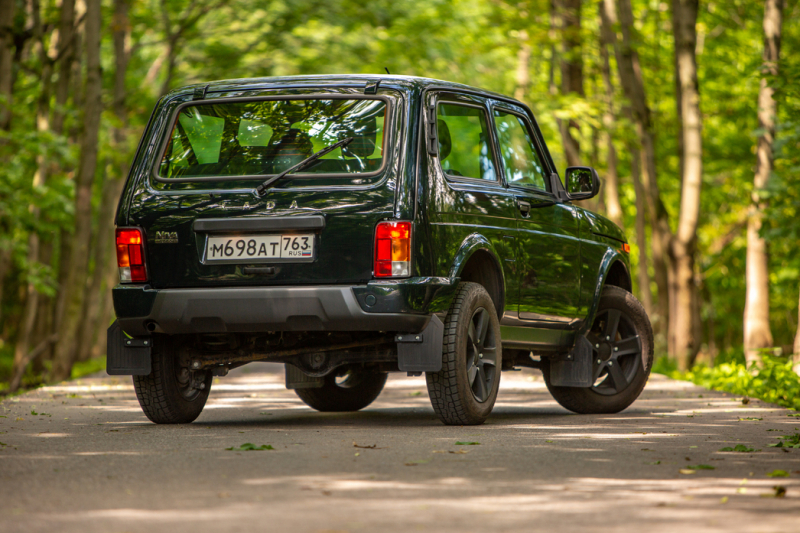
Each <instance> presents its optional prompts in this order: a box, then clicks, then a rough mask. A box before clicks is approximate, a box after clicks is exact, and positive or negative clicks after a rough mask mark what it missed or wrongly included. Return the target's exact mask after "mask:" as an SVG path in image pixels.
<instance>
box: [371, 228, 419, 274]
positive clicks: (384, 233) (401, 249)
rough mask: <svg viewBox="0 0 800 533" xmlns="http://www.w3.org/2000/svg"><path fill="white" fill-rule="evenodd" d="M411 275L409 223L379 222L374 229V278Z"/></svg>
mask: <svg viewBox="0 0 800 533" xmlns="http://www.w3.org/2000/svg"><path fill="white" fill-rule="evenodd" d="M410 275H411V222H381V223H379V224H378V226H377V227H376V228H375V277H376V278H397V277H407V276H410Z"/></svg>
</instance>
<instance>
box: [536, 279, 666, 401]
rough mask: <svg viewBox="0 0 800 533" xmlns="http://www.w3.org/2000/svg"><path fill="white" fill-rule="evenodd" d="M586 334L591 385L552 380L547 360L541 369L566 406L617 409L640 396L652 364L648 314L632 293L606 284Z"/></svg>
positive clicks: (651, 337) (554, 392)
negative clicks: (589, 346) (567, 384)
mask: <svg viewBox="0 0 800 533" xmlns="http://www.w3.org/2000/svg"><path fill="white" fill-rule="evenodd" d="M586 338H587V339H588V340H589V342H591V344H592V371H593V374H592V377H593V384H592V386H591V387H589V388H580V387H556V386H553V385H551V384H550V366H549V362H547V363H545V364H544V365H543V368H542V371H543V374H544V379H545V383H546V384H547V388H548V390H549V391H550V393H551V394H552V395H553V398H555V400H556V401H557V402H558V403H559V404H561V405H562V406H563V407H566V408H567V409H569V410H570V411H574V412H576V413H580V414H598V413H618V412H619V411H622V410H623V409H625V408H626V407H628V406H629V405H630V404H632V403H633V402H634V400H636V398H638V397H639V394H641V393H642V390H643V389H644V386H645V384H646V383H647V378H648V376H649V375H650V369H651V367H652V366H653V329H652V327H651V326H650V319H649V318H648V317H647V313H645V310H644V308H643V307H642V304H641V303H639V300H637V299H636V297H635V296H634V295H633V294H631V293H629V292H628V291H626V290H624V289H621V288H619V287H613V286H608V287H606V288H604V289H603V294H602V295H601V296H600V304H599V306H598V310H597V315H596V316H595V319H594V323H593V324H592V328H591V330H589V333H587V335H586Z"/></svg>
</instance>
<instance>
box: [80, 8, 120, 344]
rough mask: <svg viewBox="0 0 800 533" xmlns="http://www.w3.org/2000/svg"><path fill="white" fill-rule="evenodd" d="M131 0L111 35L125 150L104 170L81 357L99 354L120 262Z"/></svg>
mask: <svg viewBox="0 0 800 533" xmlns="http://www.w3.org/2000/svg"><path fill="white" fill-rule="evenodd" d="M129 9H130V2H129V0H115V2H114V18H113V19H112V28H111V30H112V38H113V42H114V59H115V62H116V65H115V69H114V88H113V94H112V104H111V107H112V111H113V112H114V115H116V118H117V125H115V126H114V128H112V131H111V143H112V146H113V148H114V149H113V150H112V152H113V153H114V154H125V155H124V156H123V157H117V158H116V160H113V159H112V161H111V162H109V164H108V165H107V167H108V168H109V172H107V173H105V181H104V183H103V198H102V203H101V207H100V214H99V217H98V220H99V223H98V228H99V231H98V235H97V240H96V243H95V253H94V258H95V267H94V273H93V275H92V281H91V283H89V284H88V285H87V287H86V312H85V316H86V322H85V324H84V328H83V331H82V332H81V339H82V341H81V348H80V355H79V358H80V359H81V360H85V359H88V358H90V357H94V356H96V355H99V353H95V352H96V347H97V346H98V344H102V341H104V340H105V336H104V335H103V333H104V332H105V330H106V328H107V327H108V325H109V324H108V323H109V319H110V316H109V315H110V309H111V305H110V300H111V287H112V286H113V284H114V283H115V282H116V279H117V276H118V270H117V264H116V261H114V255H115V254H114V215H115V213H116V206H117V202H118V200H119V196H120V194H122V187H123V185H124V184H125V178H126V176H127V175H128V168H129V165H128V156H127V153H128V151H127V149H126V148H127V147H126V144H127V113H126V111H127V108H126V101H125V100H126V90H125V76H126V74H127V71H128V63H129V60H130V49H129V38H130V21H129V19H128V11H129Z"/></svg>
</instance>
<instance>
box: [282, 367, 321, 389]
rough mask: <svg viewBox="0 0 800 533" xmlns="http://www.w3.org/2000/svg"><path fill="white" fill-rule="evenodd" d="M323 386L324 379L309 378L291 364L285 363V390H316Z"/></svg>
mask: <svg viewBox="0 0 800 533" xmlns="http://www.w3.org/2000/svg"><path fill="white" fill-rule="evenodd" d="M324 384H325V378H317V377H314V376H309V375H307V374H306V373H305V372H303V371H302V370H300V369H299V368H297V367H296V366H294V365H293V364H291V363H286V388H287V389H318V388H320V387H322V386H323V385H324Z"/></svg>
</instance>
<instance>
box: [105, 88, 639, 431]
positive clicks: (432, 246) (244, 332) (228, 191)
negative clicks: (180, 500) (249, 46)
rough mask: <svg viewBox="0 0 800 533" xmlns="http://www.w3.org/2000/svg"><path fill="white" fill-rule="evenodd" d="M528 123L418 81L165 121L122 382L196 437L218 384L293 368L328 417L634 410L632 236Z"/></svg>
mask: <svg viewBox="0 0 800 533" xmlns="http://www.w3.org/2000/svg"><path fill="white" fill-rule="evenodd" d="M565 184H566V186H565V185H564V184H563V183H562V181H561V180H560V178H559V176H558V173H557V171H556V168H555V166H554V164H553V160H552V159H551V157H550V154H549V152H548V150H547V147H546V146H545V143H544V141H543V139H542V135H541V132H540V131H539V127H538V125H537V124H536V120H535V119H534V117H533V114H532V113H531V111H530V109H528V108H527V107H526V106H525V104H523V103H521V102H518V101H516V100H513V99H511V98H508V97H505V96H502V95H499V94H494V93H491V92H487V91H482V90H479V89H474V88H471V87H467V86H464V85H459V84H454V83H447V82H442V81H437V80H432V79H425V78H415V77H407V76H353V75H349V76H305V77H292V78H264V79H248V80H233V81H220V82H214V83H210V84H207V85H205V84H204V85H198V86H191V87H186V88H183V89H179V90H176V91H174V92H172V93H170V94H168V95H167V96H165V97H164V98H162V99H161V101H160V102H159V103H158V105H157V106H156V108H155V111H154V112H153V115H152V117H151V119H150V122H149V124H148V126H147V128H146V130H145V133H144V135H143V137H142V141H141V143H140V145H139V149H138V151H137V153H136V157H135V160H134V162H133V165H132V169H131V173H130V176H129V178H128V181H127V184H126V186H125V190H124V192H123V194H122V198H121V200H120V203H119V208H118V211H117V217H116V225H117V242H116V245H117V259H118V264H119V271H120V284H119V285H118V286H117V287H115V288H114V289H113V299H114V308H115V310H116V315H117V321H116V322H115V323H114V325H112V326H111V328H110V329H109V332H108V373H109V374H123V375H133V376H134V377H133V381H134V385H135V389H136V394H137V396H138V398H139V402H140V404H141V406H142V409H143V410H144V412H145V414H146V415H147V416H148V417H149V418H150V420H152V421H154V422H157V423H186V422H191V421H192V420H194V419H195V418H197V416H198V415H199V414H200V412H201V411H202V409H203V406H204V405H205V402H206V399H207V398H208V394H209V390H210V388H211V383H212V377H213V376H224V375H225V374H227V373H228V371H229V370H230V369H232V368H234V367H237V366H241V365H244V364H246V363H249V362H253V361H272V362H281V363H285V366H286V386H287V387H288V388H290V389H294V390H295V392H296V393H297V395H298V396H299V397H300V398H301V399H302V400H303V401H304V402H305V403H307V404H308V405H310V406H311V407H313V408H314V409H317V410H319V411H354V410H358V409H361V408H363V407H366V406H367V405H369V404H370V403H371V402H372V401H373V400H374V399H375V398H376V397H377V396H378V394H380V392H381V390H382V388H383V386H384V384H385V382H386V377H387V373H388V372H407V373H408V374H409V375H420V374H421V373H423V372H424V373H425V374H426V379H427V383H428V391H429V393H430V398H431V403H432V404H433V408H434V410H435V411H436V414H437V415H438V416H439V417H440V418H441V420H442V421H443V422H444V423H446V424H479V423H481V422H483V421H484V420H485V419H486V418H487V417H488V416H489V414H490V412H491V410H492V407H493V406H494V403H495V399H496V397H497V391H498V387H499V383H500V372H501V371H502V370H513V369H515V367H520V366H527V367H533V368H539V369H541V370H542V372H543V374H544V378H545V380H546V382H547V386H548V388H549V390H550V391H551V393H552V394H553V396H554V397H555V399H556V400H557V401H558V402H559V403H560V404H561V405H563V406H564V407H566V408H568V409H571V410H573V411H575V412H579V413H609V412H616V411H620V410H622V409H624V408H626V407H627V406H628V405H630V404H631V403H632V402H633V401H634V400H635V399H636V398H637V397H638V395H639V394H640V393H641V391H642V389H643V387H644V385H645V382H646V381H647V377H648V375H649V372H650V367H651V365H652V360H653V335H652V330H651V327H650V323H649V320H648V318H647V315H646V314H645V312H644V310H643V308H642V306H641V305H640V304H639V302H638V301H637V300H636V298H634V296H633V295H632V294H631V278H630V267H629V258H628V252H629V250H630V248H629V246H628V244H627V242H626V239H625V236H624V234H623V233H622V231H621V230H620V229H619V228H618V227H617V226H615V225H614V224H613V223H611V222H609V221H608V220H607V219H605V218H603V217H601V216H599V215H597V214H595V213H592V212H590V211H587V210H586V209H583V208H581V207H578V206H576V205H574V204H573V203H572V202H573V201H574V200H580V199H587V198H591V197H593V196H595V195H596V194H597V192H598V189H599V185H600V183H599V179H598V177H597V173H596V172H595V171H594V170H593V169H591V168H587V167H572V168H568V169H567V170H566V172H565Z"/></svg>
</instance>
